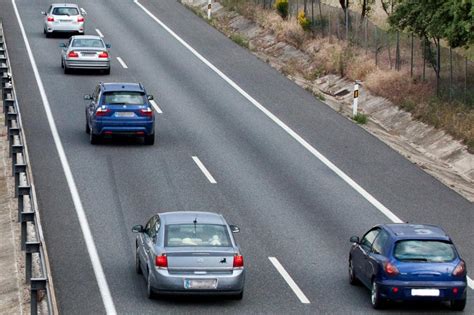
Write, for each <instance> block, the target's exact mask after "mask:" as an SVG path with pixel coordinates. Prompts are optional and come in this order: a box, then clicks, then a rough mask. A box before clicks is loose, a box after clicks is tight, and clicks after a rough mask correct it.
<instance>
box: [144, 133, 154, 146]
mask: <svg viewBox="0 0 474 315" xmlns="http://www.w3.org/2000/svg"><path fill="white" fill-rule="evenodd" d="M154 143H155V134H152V135H147V136H145V144H146V145H153V144H154Z"/></svg>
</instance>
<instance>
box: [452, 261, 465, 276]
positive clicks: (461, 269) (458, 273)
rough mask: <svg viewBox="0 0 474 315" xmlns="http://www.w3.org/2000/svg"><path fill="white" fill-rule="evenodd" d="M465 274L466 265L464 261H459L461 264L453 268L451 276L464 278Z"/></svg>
mask: <svg viewBox="0 0 474 315" xmlns="http://www.w3.org/2000/svg"><path fill="white" fill-rule="evenodd" d="M465 273H466V263H465V262H464V260H461V262H460V263H459V264H458V265H457V266H456V268H454V270H453V276H455V277H459V276H464V274H465Z"/></svg>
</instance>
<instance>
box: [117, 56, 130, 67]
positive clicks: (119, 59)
mask: <svg viewBox="0 0 474 315" xmlns="http://www.w3.org/2000/svg"><path fill="white" fill-rule="evenodd" d="M117 60H118V62H120V64H121V65H122V67H123V68H124V69H128V66H127V64H126V63H125V62H124V61H123V60H122V58H120V57H117Z"/></svg>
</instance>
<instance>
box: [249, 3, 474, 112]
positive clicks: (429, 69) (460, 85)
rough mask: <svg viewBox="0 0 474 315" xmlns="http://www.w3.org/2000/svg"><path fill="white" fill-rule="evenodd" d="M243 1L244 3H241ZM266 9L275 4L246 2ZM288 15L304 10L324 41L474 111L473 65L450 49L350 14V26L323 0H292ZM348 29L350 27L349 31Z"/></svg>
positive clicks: (339, 10) (334, 8)
mask: <svg viewBox="0 0 474 315" xmlns="http://www.w3.org/2000/svg"><path fill="white" fill-rule="evenodd" d="M241 1H242V0H241ZM244 1H248V2H251V3H254V4H257V5H260V6H262V7H264V8H267V9H271V8H273V7H274V2H275V0H244ZM288 2H289V15H290V16H297V14H298V12H299V11H301V10H305V9H306V10H305V11H306V17H307V18H308V19H309V20H310V21H311V23H312V30H313V33H314V34H315V35H317V36H322V37H333V38H337V39H339V40H348V41H350V42H351V43H352V44H354V45H357V46H358V47H360V48H361V49H362V50H363V51H364V53H365V54H366V55H367V57H368V58H371V59H372V60H373V61H374V63H375V64H376V65H377V67H378V68H380V69H394V70H398V71H402V70H403V71H407V72H409V73H410V75H411V77H412V78H413V79H415V80H422V81H424V82H427V83H430V84H433V86H434V87H435V88H436V92H437V95H438V96H439V97H441V98H443V99H447V100H456V101H459V102H462V103H464V104H465V105H468V106H470V107H474V62H473V61H472V60H469V59H468V58H467V57H465V56H462V55H460V54H458V53H457V52H456V51H454V50H451V49H450V48H446V47H441V48H440V50H439V60H440V63H439V69H440V71H439V76H437V75H436V71H435V69H437V68H438V64H437V60H438V58H437V55H438V51H437V49H436V48H435V45H434V44H433V43H431V42H429V41H425V40H423V39H420V38H418V37H416V36H413V35H411V34H406V33H399V32H393V31H387V30H384V29H381V28H380V27H378V26H377V25H375V24H374V23H372V22H371V21H370V18H362V17H361V14H360V12H354V11H351V10H349V14H348V23H347V24H346V17H345V14H344V11H343V10H342V8H340V7H335V6H330V5H326V4H324V3H321V1H320V0H289V1H288ZM346 26H347V27H346ZM430 61H431V62H430Z"/></svg>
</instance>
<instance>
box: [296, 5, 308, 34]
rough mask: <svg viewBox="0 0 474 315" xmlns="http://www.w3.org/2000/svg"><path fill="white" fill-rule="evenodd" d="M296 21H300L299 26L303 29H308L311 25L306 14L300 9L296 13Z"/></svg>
mask: <svg viewBox="0 0 474 315" xmlns="http://www.w3.org/2000/svg"><path fill="white" fill-rule="evenodd" d="M298 22H299V23H300V25H301V28H302V29H303V30H304V31H309V29H310V27H311V22H310V20H308V18H306V14H305V13H304V11H303V10H301V11H300V12H299V13H298Z"/></svg>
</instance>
